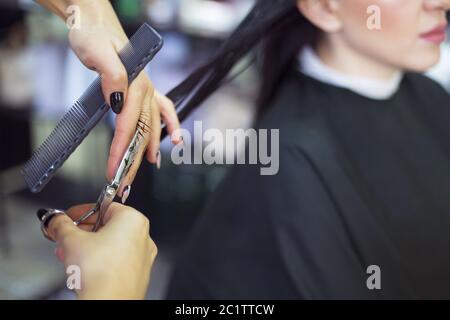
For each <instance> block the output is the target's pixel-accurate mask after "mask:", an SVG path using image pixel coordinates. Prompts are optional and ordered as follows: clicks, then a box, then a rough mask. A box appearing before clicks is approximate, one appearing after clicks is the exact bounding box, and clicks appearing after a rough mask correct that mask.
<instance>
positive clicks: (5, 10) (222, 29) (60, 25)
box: [0, 0, 450, 299]
mask: <svg viewBox="0 0 450 320" xmlns="http://www.w3.org/2000/svg"><path fill="white" fill-rule="evenodd" d="M111 2H112V4H113V5H114V7H115V9H116V12H117V13H118V15H119V17H120V19H121V21H122V23H123V25H124V27H125V28H126V31H127V33H128V34H129V35H131V34H133V33H134V31H136V30H137V28H138V27H139V26H140V25H141V24H142V23H143V22H149V23H150V24H151V25H152V26H154V27H155V28H156V29H157V30H158V31H159V32H160V33H161V34H162V36H163V37H164V40H165V46H164V48H163V49H162V51H161V52H160V53H159V54H158V55H157V57H156V58H155V59H154V60H153V61H152V62H151V63H150V65H149V67H148V69H147V72H148V73H149V75H150V78H151V79H152V81H153V82H154V85H155V87H156V88H157V89H158V90H159V91H160V92H163V93H166V92H168V91H169V90H170V89H171V88H172V87H174V86H175V85H176V84H178V83H179V82H180V81H181V80H183V79H184V78H185V77H186V76H187V75H188V74H189V72H190V71H191V70H192V69H193V68H195V67H196V66H197V65H199V64H201V63H202V62H204V61H205V60H206V59H208V57H210V56H211V55H212V54H213V53H214V52H215V50H217V49H218V47H219V46H220V44H221V42H222V41H223V39H224V38H225V37H226V36H227V34H228V33H230V31H231V30H232V29H233V28H234V27H235V26H237V24H238V23H239V22H240V20H241V19H242V18H243V17H244V16H245V15H246V13H247V12H248V10H249V9H250V7H251V6H252V4H253V2H254V0H229V1H226V0H222V1H219V0H216V1H214V0H146V1H144V0H142V1H138V0H116V1H111ZM442 50H443V51H444V54H443V57H444V58H443V59H442V62H441V63H440V64H439V65H438V66H437V67H436V68H435V69H434V70H432V72H430V76H431V77H434V78H435V79H437V80H438V81H440V82H441V83H442V84H443V85H444V86H445V87H446V88H450V77H448V74H450V44H446V45H444V46H443V49H442ZM243 65H244V66H245V65H246V63H245V62H243ZM95 77H96V74H95V73H93V72H92V71H89V70H88V69H86V68H85V67H84V66H83V65H81V63H80V62H79V61H78V59H77V58H76V57H75V55H74V54H73V53H72V52H71V50H70V48H69V47H68V43H67V27H66V26H65V24H64V22H62V21H60V20H59V18H57V17H55V16H53V15H51V14H50V13H48V12H47V11H45V10H43V9H42V8H40V7H39V6H38V5H37V4H35V3H34V2H32V1H31V0H22V1H21V0H0V299H73V298H74V296H73V294H72V292H70V291H69V290H66V289H65V274H64V269H63V267H62V266H61V265H59V263H58V262H57V261H56V259H55V257H54V255H53V250H54V245H53V244H52V243H50V242H48V241H47V240H45V239H44V237H43V236H42V235H41V233H40V229H39V222H38V220H37V218H36V210H37V209H38V208H41V207H44V208H45V207H50V208H63V209H65V208H69V207H71V206H73V205H77V204H80V203H87V202H95V201H96V199H97V197H98V194H99V192H100V191H101V188H102V187H103V185H104V184H105V183H106V180H105V170H106V161H107V157H108V152H109V147H110V143H111V138H112V135H113V130H114V119H113V116H112V115H109V116H108V117H106V118H105V119H104V121H103V122H102V123H100V124H99V125H98V126H97V127H96V129H95V130H94V131H93V132H92V133H91V134H90V135H89V137H88V138H87V139H86V140H85V142H83V144H82V145H81V146H80V147H79V148H78V149H77V151H76V152H75V153H74V154H73V155H72V157H71V158H70V159H69V160H68V161H67V162H66V163H65V165H64V166H63V168H62V169H61V170H60V171H59V172H58V174H57V175H56V177H55V178H54V179H53V180H52V181H51V182H50V184H49V185H48V186H47V187H46V188H45V190H44V191H43V192H41V193H39V194H37V195H35V194H31V193H30V192H29V191H28V190H27V189H26V186H25V184H24V181H23V179H22V177H21V174H20V170H21V168H22V166H23V164H24V163H25V162H26V161H27V160H28V159H29V157H30V156H31V153H32V151H33V150H35V149H36V148H37V147H38V146H39V145H40V144H41V143H42V142H43V140H44V139H45V138H46V137H47V135H48V134H49V133H50V132H51V130H52V129H53V128H54V127H55V125H56V123H57V122H58V120H59V119H60V118H61V117H62V115H63V114H64V113H65V112H66V111H67V110H68V109H69V108H70V107H71V106H72V104H73V102H74V101H75V100H76V99H77V98H78V97H79V96H80V94H81V93H82V92H83V91H84V89H85V88H86V87H87V86H88V85H89V83H90V82H91V81H92V80H93V79H94V78H95ZM256 91H257V75H256V72H255V70H253V69H252V68H248V69H247V70H245V72H242V73H240V75H239V76H238V77H237V78H236V79H235V80H234V81H232V82H230V83H229V84H227V85H226V86H224V87H223V88H222V89H221V90H220V91H219V92H218V93H217V94H215V95H214V96H213V97H211V98H210V99H209V100H208V101H207V102H206V103H205V105H204V106H203V107H202V108H201V109H200V111H198V112H197V113H195V114H194V115H192V116H191V118H190V119H188V120H187V121H186V122H185V123H184V124H183V127H184V128H187V129H189V130H192V119H196V120H203V126H204V128H208V127H214V128H221V129H222V130H224V129H225V128H228V129H232V128H247V127H249V126H250V125H251V123H252V119H253V100H254V98H255V96H256ZM161 151H162V166H161V169H160V170H157V169H156V168H155V166H153V165H150V164H148V163H146V162H145V163H143V165H142V166H141V168H140V171H139V174H138V176H137V178H136V180H135V182H134V184H133V188H132V192H131V196H130V198H129V200H128V204H129V205H131V206H133V207H135V208H136V209H138V210H140V211H141V212H143V213H144V214H146V215H147V216H148V217H149V218H150V220H151V225H152V229H151V233H152V237H153V238H154V240H155V242H156V243H157V245H158V247H159V255H158V259H157V261H156V264H155V267H154V270H153V275H152V283H151V290H150V291H149V294H148V298H149V299H162V298H163V297H164V294H165V289H166V285H167V281H168V277H169V275H170V271H171V265H172V261H173V258H174V257H175V256H176V253H177V250H178V248H179V247H180V246H181V245H182V244H183V242H184V240H185V239H186V237H187V235H188V233H189V230H190V228H191V227H192V225H193V224H194V223H195V221H196V219H197V217H198V216H199V214H201V211H202V208H203V206H204V203H205V200H206V199H207V198H208V195H209V194H210V193H211V192H212V191H213V190H214V189H215V188H216V186H217V184H218V183H219V182H220V180H221V179H222V177H223V176H224V173H225V172H226V170H227V168H226V166H202V165H182V166H176V165H174V164H172V162H171V161H170V151H171V149H170V144H169V143H168V142H167V141H164V143H163V145H162V149H161ZM227 152H228V151H227Z"/></svg>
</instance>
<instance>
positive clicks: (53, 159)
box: [22, 102, 108, 192]
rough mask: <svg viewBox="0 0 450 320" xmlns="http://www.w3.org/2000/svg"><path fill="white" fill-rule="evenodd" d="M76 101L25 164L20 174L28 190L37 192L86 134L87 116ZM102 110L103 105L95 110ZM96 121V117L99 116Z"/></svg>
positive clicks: (88, 119) (88, 118)
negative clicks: (22, 175)
mask: <svg viewBox="0 0 450 320" xmlns="http://www.w3.org/2000/svg"><path fill="white" fill-rule="evenodd" d="M85 109H86V108H84V107H83V106H82V105H81V104H80V103H79V102H76V103H75V105H74V106H73V107H72V108H71V109H70V110H69V111H68V112H67V113H66V114H65V115H64V117H63V118H62V119H61V121H60V122H59V123H58V125H57V126H56V128H55V129H54V130H53V131H52V133H51V134H50V136H48V138H47V139H46V140H45V141H44V143H43V144H42V145H41V146H40V147H39V148H38V149H37V150H36V152H35V153H34V154H33V156H32V157H31V159H30V160H29V161H28V162H27V163H26V164H25V167H24V169H23V171H22V172H23V174H24V177H25V181H26V183H27V184H28V186H29V187H30V189H31V191H32V192H39V191H41V190H42V188H43V187H44V186H45V184H46V182H47V180H48V179H50V178H51V177H52V176H53V173H54V172H55V171H56V170H57V169H58V168H59V167H60V166H61V165H62V164H63V163H64V161H65V160H66V159H67V158H68V157H69V156H70V154H71V153H72V152H73V151H74V150H75V148H76V147H77V146H78V145H79V142H81V141H82V140H83V139H84V138H85V137H86V135H87V134H88V132H87V130H85V126H86V124H87V123H89V122H90V120H91V119H90V117H89V115H88V114H87V113H86V112H85ZM102 110H105V112H103V114H104V113H106V111H107V110H108V109H107V108H106V106H104V107H103V108H100V109H99V111H100V112H102ZM99 120H100V119H99Z"/></svg>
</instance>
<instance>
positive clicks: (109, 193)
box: [40, 129, 143, 241]
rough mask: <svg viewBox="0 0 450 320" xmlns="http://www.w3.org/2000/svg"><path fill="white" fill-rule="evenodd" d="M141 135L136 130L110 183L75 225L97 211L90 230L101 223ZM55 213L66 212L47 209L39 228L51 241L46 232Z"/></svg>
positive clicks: (139, 142) (134, 158)
mask: <svg viewBox="0 0 450 320" xmlns="http://www.w3.org/2000/svg"><path fill="white" fill-rule="evenodd" d="M142 140H143V139H142V135H141V132H140V131H139V129H138V130H136V133H135V134H134V136H133V139H132V140H131V142H130V144H129V146H128V149H127V151H126V152H125V154H124V156H123V158H122V161H121V162H120V165H119V168H118V169H117V171H116V175H115V176H114V178H113V180H112V182H111V183H108V184H106V185H105V186H104V187H103V190H102V192H101V193H100V196H99V197H98V199H97V202H96V203H95V205H94V207H93V208H92V209H91V210H89V211H88V212H86V213H85V214H84V215H83V216H81V217H80V218H79V219H77V220H75V221H74V224H75V225H77V226H78V225H79V224H80V223H82V222H83V221H85V220H86V219H88V218H89V217H91V216H92V215H94V214H96V213H98V217H97V220H96V222H95V225H94V227H93V229H92V231H94V232H96V231H97V230H98V229H99V228H100V227H101V226H102V225H103V218H104V216H105V213H106V211H107V210H108V207H109V206H110V205H111V203H112V202H113V200H114V198H115V196H116V194H117V192H118V191H119V187H120V185H121V184H122V182H123V180H124V179H125V177H126V176H127V175H128V173H129V171H130V168H131V166H132V165H133V163H134V161H135V160H136V157H137V154H138V152H139V150H140V148H141V145H142ZM57 214H66V213H65V212H64V211H61V210H53V209H49V210H48V212H47V213H46V214H45V215H43V216H42V217H41V218H40V219H41V230H42V233H43V234H44V236H45V237H46V238H47V239H49V240H51V241H53V239H51V237H50V236H49V234H48V231H47V227H48V224H49V222H50V220H51V219H52V218H53V217H54V216H55V215H57Z"/></svg>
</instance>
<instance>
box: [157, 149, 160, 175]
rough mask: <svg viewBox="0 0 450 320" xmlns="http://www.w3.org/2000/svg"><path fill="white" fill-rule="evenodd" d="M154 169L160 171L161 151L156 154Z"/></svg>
mask: <svg viewBox="0 0 450 320" xmlns="http://www.w3.org/2000/svg"><path fill="white" fill-rule="evenodd" d="M156 168H157V169H158V170H159V169H161V151H160V150H158V152H157V153H156Z"/></svg>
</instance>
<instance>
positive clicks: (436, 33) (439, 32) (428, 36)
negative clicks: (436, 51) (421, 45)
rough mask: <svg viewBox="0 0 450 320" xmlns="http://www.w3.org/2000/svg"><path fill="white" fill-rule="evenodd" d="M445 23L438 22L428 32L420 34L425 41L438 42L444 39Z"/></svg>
mask: <svg viewBox="0 0 450 320" xmlns="http://www.w3.org/2000/svg"><path fill="white" fill-rule="evenodd" d="M446 31H447V23H443V24H440V25H439V26H437V27H435V28H434V29H432V30H431V31H429V32H426V33H423V34H421V35H420V37H421V38H422V39H424V40H425V41H428V42H431V43H435V44H440V43H442V42H444V41H445V38H446V36H447V33H446Z"/></svg>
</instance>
